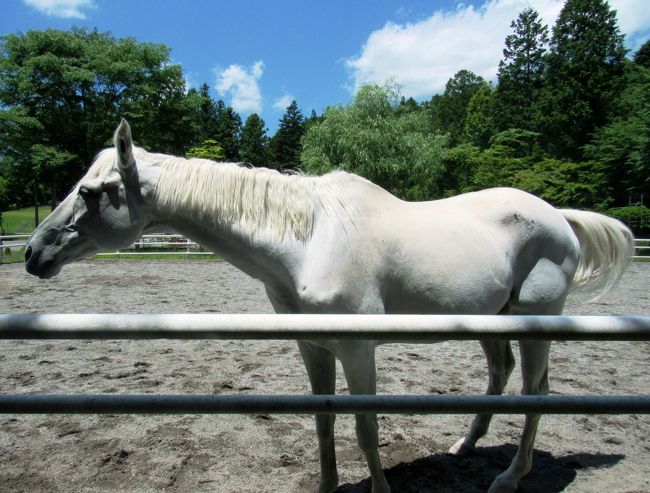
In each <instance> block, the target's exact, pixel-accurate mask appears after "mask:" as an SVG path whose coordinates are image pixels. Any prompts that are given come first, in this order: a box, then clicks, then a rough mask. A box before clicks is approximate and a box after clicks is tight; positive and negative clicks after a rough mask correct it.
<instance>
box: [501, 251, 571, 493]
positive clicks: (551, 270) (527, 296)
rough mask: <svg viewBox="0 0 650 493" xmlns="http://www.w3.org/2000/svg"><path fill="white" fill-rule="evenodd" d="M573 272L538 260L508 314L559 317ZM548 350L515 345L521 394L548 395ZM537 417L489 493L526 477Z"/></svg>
mask: <svg viewBox="0 0 650 493" xmlns="http://www.w3.org/2000/svg"><path fill="white" fill-rule="evenodd" d="M573 270H574V265H573V264H571V263H570V262H568V263H564V264H562V265H558V264H555V263H553V262H551V261H550V260H548V259H546V258H541V259H540V260H539V261H538V262H537V264H536V265H535V267H534V268H533V269H532V270H531V271H530V273H529V274H528V276H527V277H526V279H525V280H524V281H523V283H522V285H521V287H520V289H519V290H518V292H517V293H516V294H515V296H513V297H512V299H511V300H510V302H509V312H510V313H512V314H513V315H516V314H521V315H529V314H535V315H559V314H560V313H562V308H563V307H564V300H565V299H566V295H567V292H568V287H569V280H570V279H571V277H572V276H573ZM550 347H551V343H550V341H520V342H519V352H520V354H521V376H522V380H523V387H522V389H521V393H522V394H537V395H540V394H542V395H543V394H548V391H549V385H548V354H549V350H550ZM540 417H541V415H539V414H527V415H526V419H525V421H524V428H523V430H522V433H521V440H520V442H519V448H518V449H517V453H516V454H515V457H514V458H513V459H512V462H511V463H510V466H509V467H508V469H506V470H505V471H504V472H503V473H501V474H500V475H499V476H497V478H496V479H495V480H494V482H493V483H492V485H491V486H490V489H489V493H505V492H508V493H510V492H514V491H516V489H517V483H518V482H519V480H520V479H521V478H522V477H524V476H525V475H526V474H528V471H530V468H531V466H532V459H533V444H534V442H535V435H536V434H537V425H538V424H539V419H540Z"/></svg>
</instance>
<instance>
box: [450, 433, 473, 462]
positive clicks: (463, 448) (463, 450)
mask: <svg viewBox="0 0 650 493" xmlns="http://www.w3.org/2000/svg"><path fill="white" fill-rule="evenodd" d="M474 452H475V449H474V447H473V446H470V445H466V444H465V438H461V439H460V440H458V441H457V442H456V443H455V444H454V445H453V446H452V447H451V448H450V449H449V453H450V454H451V455H455V456H456V457H465V456H468V455H471V454H473V453H474Z"/></svg>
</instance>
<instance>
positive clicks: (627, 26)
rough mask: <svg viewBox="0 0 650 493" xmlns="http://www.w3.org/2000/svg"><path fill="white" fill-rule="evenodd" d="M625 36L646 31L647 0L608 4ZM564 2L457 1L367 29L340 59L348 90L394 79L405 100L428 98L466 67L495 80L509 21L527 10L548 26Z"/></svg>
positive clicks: (616, 0)
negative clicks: (355, 49)
mask: <svg viewBox="0 0 650 493" xmlns="http://www.w3.org/2000/svg"><path fill="white" fill-rule="evenodd" d="M610 3H611V5H612V8H614V9H616V10H617V11H618V15H619V26H620V27H621V30H622V31H623V32H624V33H625V34H632V33H633V32H637V31H640V30H642V29H644V30H647V29H648V28H649V27H650V9H648V7H647V0H610ZM563 5H564V0H488V1H486V2H485V3H484V4H483V5H481V6H480V7H474V6H472V5H465V4H463V3H458V6H457V8H456V10H454V11H444V10H438V11H436V12H434V13H433V14H432V15H431V16H429V17H428V18H426V19H424V20H422V21H418V22H415V23H407V24H397V23H394V22H389V23H387V24H386V25H385V26H384V27H383V28H381V29H379V30H376V31H373V32H372V33H371V34H370V36H369V37H368V39H367V41H366V43H365V44H364V46H363V48H362V50H361V53H360V54H359V55H358V56H356V57H352V58H349V59H348V60H346V62H345V64H346V66H347V68H348V69H349V70H350V76H351V80H352V84H351V86H352V89H353V90H354V91H356V90H357V89H358V88H359V86H360V85H361V84H363V83H365V82H377V83H383V82H385V81H386V80H388V79H391V78H392V79H394V80H395V82H396V83H397V84H399V85H400V86H401V87H402V93H403V94H404V95H405V96H413V97H415V98H419V97H429V96H431V95H432V94H436V93H440V92H442V91H443V90H444V87H445V84H446V82H447V80H448V79H449V78H450V77H452V76H453V75H454V74H455V73H456V72H457V71H458V70H461V69H468V70H471V71H472V72H474V73H476V74H478V75H480V76H482V77H484V78H485V79H487V80H495V79H496V73H497V68H498V65H499V60H501V58H502V56H503V47H504V40H505V38H506V36H507V35H508V34H510V33H511V32H512V29H511V28H510V23H511V22H512V21H513V20H514V19H516V17H517V16H518V15H519V12H521V11H522V10H524V9H525V8H526V7H532V8H533V9H535V10H536V11H537V12H538V13H539V14H540V16H541V18H542V20H543V22H544V23H545V24H547V25H548V26H549V34H550V30H551V28H552V26H553V25H554V24H555V20H556V18H557V16H558V14H559V13H560V10H561V9H562V7H563Z"/></svg>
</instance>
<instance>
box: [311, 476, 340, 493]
mask: <svg viewBox="0 0 650 493" xmlns="http://www.w3.org/2000/svg"><path fill="white" fill-rule="evenodd" d="M338 487H339V481H338V479H336V480H334V481H321V482H320V483H319V485H318V488H316V493H334V491H336V488H338Z"/></svg>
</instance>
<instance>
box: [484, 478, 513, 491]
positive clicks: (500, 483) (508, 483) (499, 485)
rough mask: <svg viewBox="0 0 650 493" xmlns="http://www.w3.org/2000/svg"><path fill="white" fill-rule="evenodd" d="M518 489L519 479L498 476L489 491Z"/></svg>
mask: <svg viewBox="0 0 650 493" xmlns="http://www.w3.org/2000/svg"><path fill="white" fill-rule="evenodd" d="M516 491H517V481H516V480H513V479H508V478H504V477H502V476H497V477H496V479H495V480H494V481H492V484H491V485H490V489H489V490H488V493H515V492H516Z"/></svg>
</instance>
